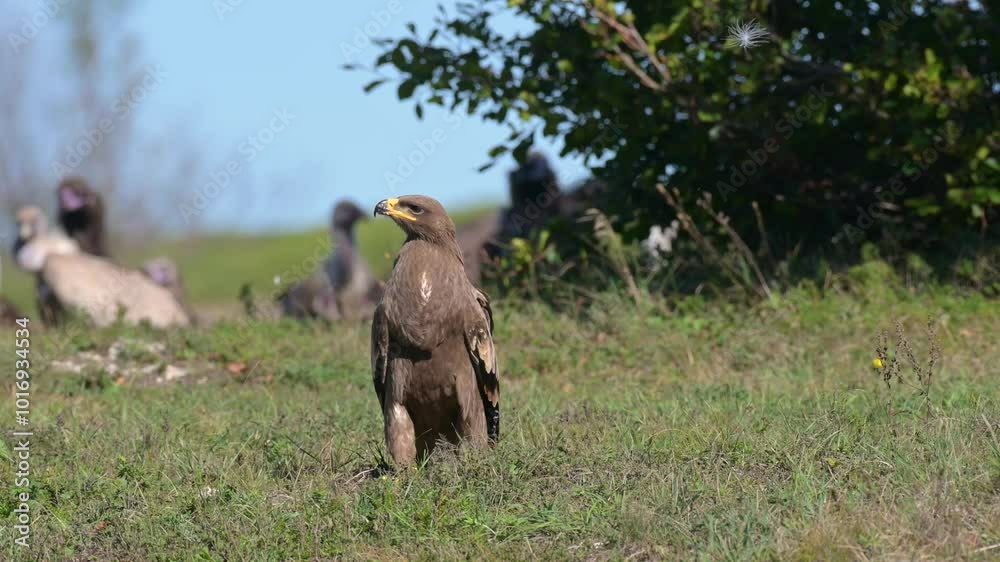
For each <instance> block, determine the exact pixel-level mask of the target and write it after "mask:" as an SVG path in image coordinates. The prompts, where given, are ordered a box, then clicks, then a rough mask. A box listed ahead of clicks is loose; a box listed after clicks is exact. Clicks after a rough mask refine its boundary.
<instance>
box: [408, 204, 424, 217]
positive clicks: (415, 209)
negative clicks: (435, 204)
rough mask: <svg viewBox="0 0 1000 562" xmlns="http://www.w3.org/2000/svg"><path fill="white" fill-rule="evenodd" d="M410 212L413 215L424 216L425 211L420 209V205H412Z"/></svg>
mask: <svg viewBox="0 0 1000 562" xmlns="http://www.w3.org/2000/svg"><path fill="white" fill-rule="evenodd" d="M410 212H411V213H413V214H414V215H422V214H424V210H423V209H422V208H420V206H419V205H413V204H411V205H410Z"/></svg>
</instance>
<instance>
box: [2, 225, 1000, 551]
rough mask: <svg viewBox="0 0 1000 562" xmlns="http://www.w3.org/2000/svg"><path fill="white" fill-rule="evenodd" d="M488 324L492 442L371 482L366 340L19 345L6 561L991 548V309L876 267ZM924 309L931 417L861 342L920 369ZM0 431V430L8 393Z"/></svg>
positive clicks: (80, 339) (523, 310)
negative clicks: (912, 359)
mask: <svg viewBox="0 0 1000 562" xmlns="http://www.w3.org/2000/svg"><path fill="white" fill-rule="evenodd" d="M303 241H306V242H308V241H309V238H308V237H303ZM227 247H229V248H231V246H227ZM192 259H194V258H192ZM219 261H220V262H221V261H223V260H222V258H220V259H219ZM236 263H237V261H236V260H235V258H234V259H233V267H235V266H236V265H235V264H236ZM206 267H207V265H206ZM241 271H242V273H241V275H242V274H245V273H246V272H245V271H243V270H241ZM217 283H218V284H219V285H221V281H219V282H217ZM210 286H214V285H211V284H208V283H206V284H205V285H204V288H203V289H198V290H199V291H201V290H204V291H205V292H206V293H207V292H209V291H210V289H209V287H210ZM194 287H195V286H194V285H193V286H192V289H194ZM199 287H200V286H199ZM211 290H212V291H215V290H219V291H221V289H211ZM496 316H497V325H498V329H497V341H498V345H499V346H500V350H501V360H502V364H501V367H502V370H503V375H504V378H503V382H502V390H503V403H504V416H505V417H504V420H503V435H502V441H501V444H500V446H499V447H498V448H496V449H495V450H487V451H477V450H461V451H458V452H454V451H446V450H442V451H439V452H438V453H436V454H435V456H434V457H433V458H432V459H431V460H430V462H429V463H427V464H426V465H425V466H423V467H421V468H419V469H416V470H411V471H408V472H405V473H401V474H394V475H381V476H380V475H378V474H377V473H373V472H371V469H372V468H374V467H376V466H378V464H379V463H380V462H381V460H382V458H383V455H384V447H383V444H382V438H381V418H380V416H379V414H378V412H377V405H376V404H377V401H376V399H375V396H374V392H373V390H372V388H371V379H370V371H369V358H368V330H369V328H368V326H367V325H365V324H342V325H336V326H333V327H324V326H322V325H319V324H297V323H291V322H288V323H248V322H228V323H225V322H224V323H220V324H217V325H214V326H212V327H202V328H193V329H190V330H183V331H176V332H171V333H166V334H162V333H155V332H152V331H147V330H145V329H141V328H139V329H134V328H117V329H110V330H107V331H93V330H90V329H86V328H82V327H70V328H69V329H68V330H67V331H62V332H49V333H46V332H44V331H43V330H41V329H39V328H37V327H36V328H35V329H33V330H32V352H33V354H34V362H33V365H32V369H33V373H34V374H33V377H32V385H33V386H32V396H31V399H32V406H31V408H32V409H31V422H32V425H33V429H34V437H33V438H32V441H31V447H32V449H31V459H32V468H31V495H32V500H31V510H32V514H33V518H34V519H33V522H32V534H31V545H32V546H31V549H30V550H28V551H23V550H21V549H20V548H19V547H13V546H12V538H13V529H12V525H13V524H14V521H15V515H14V513H13V509H14V508H15V503H14V500H13V498H14V493H15V491H16V490H15V488H14V485H13V477H12V476H10V475H9V477H8V478H7V479H5V482H4V485H3V486H4V488H6V489H7V492H6V493H4V494H3V496H2V499H0V523H2V524H3V535H4V536H5V537H8V538H7V539H6V540H5V542H4V544H3V545H2V547H0V552H2V554H0V558H2V559H5V560H67V559H74V560H190V559H198V560H327V559H341V558H342V559H352V560H367V559H378V560H399V559H422V560H439V559H445V560H448V559H470V558H474V559H489V560H530V559H539V560H563V559H579V560H675V559H704V560H747V559H764V560H767V559H783V560H887V559H929V560H930V559H934V560H940V559H954V558H960V559H972V560H985V559H990V558H996V557H998V556H1000V546H997V545H998V543H1000V377H998V374H1000V371H998V368H997V365H1000V346H997V344H996V334H997V333H998V332H1000V307H998V305H997V303H996V301H995V300H988V299H985V298H983V297H980V296H976V295H969V294H962V293H959V292H956V291H954V290H951V289H947V288H939V287H933V286H931V287H923V288H921V289H919V290H917V289H914V288H907V287H905V286H904V284H903V283H901V282H900V281H898V280H896V279H894V278H893V277H892V275H891V273H889V272H888V271H887V268H886V267H884V266H883V265H882V264H880V263H878V262H872V263H868V264H866V265H864V266H861V267H859V268H856V269H855V270H852V271H850V272H848V273H845V274H842V275H839V276H836V277H834V278H832V279H831V281H830V283H829V284H828V286H826V287H823V288H815V287H801V288H799V289H796V290H793V291H791V292H788V293H786V294H784V295H782V296H781V297H779V298H776V299H775V300H774V301H772V302H768V303H764V304H760V305H758V306H755V307H744V306H735V305H728V304H725V303H712V302H704V301H701V300H698V299H685V300H680V301H676V302H670V303H664V302H656V301H649V302H645V303H642V304H641V305H639V306H636V305H635V304H633V303H631V301H628V300H625V299H622V298H619V297H616V296H615V293H614V292H609V293H608V294H606V295H604V297H603V298H602V299H601V300H600V301H599V302H598V303H597V304H596V305H595V306H593V307H592V308H590V309H588V310H587V311H586V312H585V313H581V315H579V316H574V315H570V314H563V313H556V312H553V311H552V310H551V309H548V308H546V307H543V306H540V305H532V304H525V303H517V302H503V303H498V304H497V306H496ZM928 317H931V318H932V322H933V324H934V326H935V327H936V330H937V338H938V340H939V342H940V346H941V348H942V354H943V360H942V361H941V362H940V368H939V369H938V371H937V372H936V373H935V374H934V378H933V379H932V382H931V385H930V389H929V395H928V398H927V399H925V397H924V396H922V395H921V393H920V391H919V386H918V385H917V381H916V380H915V379H914V378H913V377H912V376H911V374H910V373H909V371H907V370H904V372H903V375H904V379H903V381H904V383H905V384H904V385H902V386H898V387H894V388H893V389H892V390H891V391H889V390H887V389H886V387H885V384H884V383H883V380H882V377H881V375H880V374H879V373H877V372H875V370H874V369H873V367H872V358H873V356H874V347H875V344H876V337H875V334H876V333H877V331H878V330H880V329H883V328H885V329H889V330H890V333H892V329H893V323H894V321H895V320H897V319H898V320H900V321H901V322H902V324H903V327H904V329H905V332H906V335H907V338H908V341H909V343H910V346H911V347H912V349H913V351H914V353H915V355H916V356H917V360H918V361H920V362H923V361H925V358H926V355H927V353H928V350H929V344H928V342H927V336H926V334H925V331H924V328H923V327H924V324H925V322H926V320H927V318H928ZM0 338H2V340H0V354H2V355H5V356H7V357H8V358H9V361H10V362H11V363H13V361H14V356H13V334H10V333H7V332H0ZM894 338H895V337H894V335H893V336H892V338H891V339H894ZM8 380H9V379H8ZM0 415H2V416H3V419H4V420H7V421H5V422H4V427H5V429H7V430H8V432H7V434H8V435H10V431H11V430H13V429H14V427H15V426H14V424H13V418H14V415H13V396H12V393H8V394H7V395H6V398H5V399H4V402H3V404H2V406H0ZM6 443H7V445H6V446H5V447H4V448H3V449H2V450H0V456H3V457H4V458H5V460H7V461H8V462H11V465H13V459H14V456H13V450H12V447H13V441H12V438H10V437H8V439H7V440H6Z"/></svg>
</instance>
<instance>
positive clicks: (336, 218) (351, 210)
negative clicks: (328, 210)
mask: <svg viewBox="0 0 1000 562" xmlns="http://www.w3.org/2000/svg"><path fill="white" fill-rule="evenodd" d="M363 218H365V212H364V211H362V210H361V207H358V206H357V205H355V204H354V202H353V201H341V202H339V203H337V206H336V207H334V208H333V229H334V230H344V231H347V232H350V230H351V229H352V228H354V223H356V222H358V221H359V220H361V219H363Z"/></svg>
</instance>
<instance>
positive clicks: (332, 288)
mask: <svg viewBox="0 0 1000 562" xmlns="http://www.w3.org/2000/svg"><path fill="white" fill-rule="evenodd" d="M363 218H365V213H364V212H363V211H362V210H361V209H360V208H359V207H358V206H357V205H356V204H354V203H352V202H350V201H341V202H339V203H337V205H336V206H335V207H334V209H333V220H332V221H331V229H330V238H331V240H332V241H333V252H332V253H331V254H330V256H329V257H328V258H327V259H326V260H325V261H324V262H323V265H322V267H321V268H320V269H319V270H318V271H316V272H315V273H313V274H312V275H310V276H309V277H307V278H306V279H304V280H302V281H301V282H299V283H296V284H295V285H293V286H292V287H290V288H289V289H288V290H287V291H286V292H285V293H283V294H282V295H280V296H279V297H278V300H279V302H280V303H281V307H282V310H283V312H284V314H285V315H287V316H292V317H296V318H322V319H325V320H341V319H360V318H370V317H371V315H372V313H373V312H374V310H375V303H377V302H378V299H379V297H380V296H381V293H382V284H381V283H380V282H379V281H378V280H377V279H376V278H375V276H374V275H372V272H371V269H370V268H369V267H368V264H367V263H366V262H365V260H364V258H362V257H361V255H360V254H359V253H358V250H357V241H356V236H355V226H356V224H357V222H358V221H359V220H361V219H363Z"/></svg>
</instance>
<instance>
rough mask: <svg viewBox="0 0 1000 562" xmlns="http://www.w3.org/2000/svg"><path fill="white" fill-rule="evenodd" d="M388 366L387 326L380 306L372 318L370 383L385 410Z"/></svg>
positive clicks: (383, 311)
mask: <svg viewBox="0 0 1000 562" xmlns="http://www.w3.org/2000/svg"><path fill="white" fill-rule="evenodd" d="M388 365H389V326H388V324H387V323H386V319H385V310H384V308H383V306H382V304H379V305H378V307H377V308H376V309H375V316H374V318H372V382H374V383H375V394H376V395H378V403H379V406H381V407H382V409H383V410H384V409H385V375H386V370H387V369H388Z"/></svg>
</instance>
